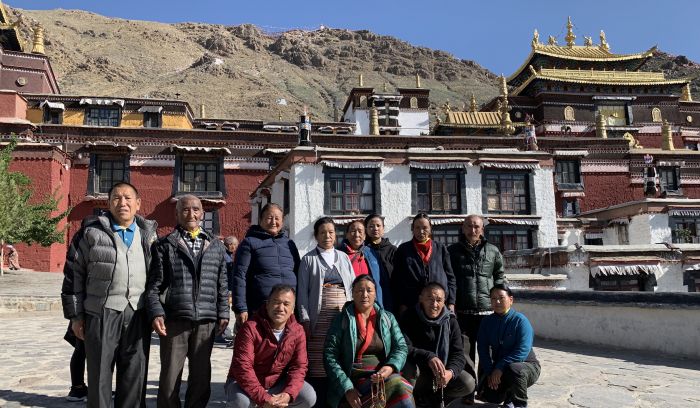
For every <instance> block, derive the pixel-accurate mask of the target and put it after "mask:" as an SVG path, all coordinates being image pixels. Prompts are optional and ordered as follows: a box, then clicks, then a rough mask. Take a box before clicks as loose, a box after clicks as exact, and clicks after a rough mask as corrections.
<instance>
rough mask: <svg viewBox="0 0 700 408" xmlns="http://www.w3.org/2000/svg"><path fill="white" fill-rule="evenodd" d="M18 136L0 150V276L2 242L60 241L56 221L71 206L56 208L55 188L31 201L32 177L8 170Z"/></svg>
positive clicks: (57, 221) (57, 199)
mask: <svg viewBox="0 0 700 408" xmlns="http://www.w3.org/2000/svg"><path fill="white" fill-rule="evenodd" d="M16 146H17V140H16V139H12V140H11V141H10V143H8V145H7V146H5V147H4V148H3V149H2V150H0V276H1V275H3V274H4V270H3V269H4V265H3V264H4V259H5V253H4V251H5V243H6V242H10V243H16V242H24V243H27V244H33V243H38V244H40V245H42V246H49V245H51V244H53V243H56V242H63V236H64V229H60V230H59V229H58V223H59V222H61V220H62V219H63V218H65V217H66V216H67V215H68V213H69V212H70V209H67V210H65V211H63V212H60V213H58V214H56V213H57V212H58V201H59V197H58V196H57V193H56V192H55V191H54V192H53V193H52V194H51V195H50V196H48V197H47V198H45V199H44V200H42V201H41V202H38V203H30V199H31V197H32V186H31V180H30V179H29V177H27V176H26V175H24V174H22V173H19V172H11V171H10V170H9V167H10V163H11V162H12V152H13V151H14V149H15V147H16Z"/></svg>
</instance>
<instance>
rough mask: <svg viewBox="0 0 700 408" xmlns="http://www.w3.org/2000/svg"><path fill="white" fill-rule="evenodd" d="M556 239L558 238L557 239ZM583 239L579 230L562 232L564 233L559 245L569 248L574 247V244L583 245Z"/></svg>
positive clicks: (573, 229)
mask: <svg viewBox="0 0 700 408" xmlns="http://www.w3.org/2000/svg"><path fill="white" fill-rule="evenodd" d="M557 238H559V237H557ZM584 238H585V237H584V235H583V231H581V229H579V228H572V229H568V230H566V231H564V233H563V234H562V237H561V242H560V243H559V245H561V246H569V245H576V244H579V245H583V243H584V242H585V239H584Z"/></svg>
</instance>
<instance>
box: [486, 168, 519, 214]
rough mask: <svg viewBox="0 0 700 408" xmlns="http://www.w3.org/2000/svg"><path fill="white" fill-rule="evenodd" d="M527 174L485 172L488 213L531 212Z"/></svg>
mask: <svg viewBox="0 0 700 408" xmlns="http://www.w3.org/2000/svg"><path fill="white" fill-rule="evenodd" d="M527 178H528V176H527V174H522V173H521V174H518V173H493V174H484V197H485V198H486V213H489V214H529V213H530V197H529V190H528V185H527V184H528V183H527Z"/></svg>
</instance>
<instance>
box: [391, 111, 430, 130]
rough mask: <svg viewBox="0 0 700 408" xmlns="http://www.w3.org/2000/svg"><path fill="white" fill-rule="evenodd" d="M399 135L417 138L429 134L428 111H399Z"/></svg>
mask: <svg viewBox="0 0 700 408" xmlns="http://www.w3.org/2000/svg"><path fill="white" fill-rule="evenodd" d="M399 125H400V126H401V130H400V131H399V134H400V135H406V136H419V135H421V134H426V135H427V134H429V133H430V116H429V115H428V111H403V110H401V111H399Z"/></svg>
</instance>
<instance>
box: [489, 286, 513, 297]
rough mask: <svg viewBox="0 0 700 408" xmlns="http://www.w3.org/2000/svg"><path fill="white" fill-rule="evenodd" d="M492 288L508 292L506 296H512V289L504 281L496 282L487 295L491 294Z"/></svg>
mask: <svg viewBox="0 0 700 408" xmlns="http://www.w3.org/2000/svg"><path fill="white" fill-rule="evenodd" d="M494 290H502V291H505V292H506V293H507V294H508V296H510V297H513V291H512V290H511V289H510V288H509V287H508V285H506V284H505V283H497V284H495V285H493V287H492V288H491V290H489V296H491V294H492V293H493V291H494Z"/></svg>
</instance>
